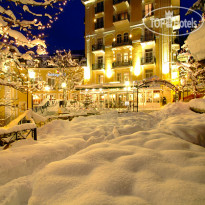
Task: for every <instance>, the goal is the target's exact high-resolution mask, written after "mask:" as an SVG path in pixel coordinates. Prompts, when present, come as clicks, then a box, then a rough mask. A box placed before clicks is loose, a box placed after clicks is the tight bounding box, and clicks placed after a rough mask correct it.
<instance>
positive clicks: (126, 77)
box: [124, 73, 129, 82]
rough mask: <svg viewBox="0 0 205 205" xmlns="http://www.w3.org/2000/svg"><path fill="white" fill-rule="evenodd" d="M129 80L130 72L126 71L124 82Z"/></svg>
mask: <svg viewBox="0 0 205 205" xmlns="http://www.w3.org/2000/svg"><path fill="white" fill-rule="evenodd" d="M127 81H129V73H124V82H127Z"/></svg>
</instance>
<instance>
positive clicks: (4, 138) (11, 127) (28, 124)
mask: <svg viewBox="0 0 205 205" xmlns="http://www.w3.org/2000/svg"><path fill="white" fill-rule="evenodd" d="M46 120H47V119H46V118H44V117H42V116H40V115H38V114H36V113H34V112H33V111H32V110H27V111H25V112H24V113H23V114H22V115H20V116H19V117H17V118H16V119H15V120H13V121H11V122H10V123H9V124H8V125H7V126H5V127H0V145H4V144H10V143H12V142H14V141H15V140H19V139H26V138H27V137H28V136H29V135H31V137H32V138H33V139H34V140H37V125H36V123H40V122H45V121H46Z"/></svg>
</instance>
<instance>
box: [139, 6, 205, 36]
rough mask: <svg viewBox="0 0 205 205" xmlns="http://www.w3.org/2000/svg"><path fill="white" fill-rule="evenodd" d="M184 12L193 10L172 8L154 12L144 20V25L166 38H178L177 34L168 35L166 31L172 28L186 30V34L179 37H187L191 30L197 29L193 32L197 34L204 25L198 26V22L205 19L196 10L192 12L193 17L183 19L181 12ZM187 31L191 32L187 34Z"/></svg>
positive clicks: (148, 14)
mask: <svg viewBox="0 0 205 205" xmlns="http://www.w3.org/2000/svg"><path fill="white" fill-rule="evenodd" d="M182 10H186V11H185V12H183V13H187V11H189V10H191V9H189V8H185V7H178V6H172V7H162V8H158V9H155V10H152V11H151V12H149V13H147V14H146V15H145V17H144V18H143V24H144V26H145V27H146V28H147V29H148V30H150V31H152V32H153V33H156V34H159V35H165V36H176V33H174V32H173V33H171V34H170V33H169V32H167V33H166V32H165V30H164V29H168V30H169V29H170V28H172V29H173V30H179V29H183V30H185V31H184V33H181V34H178V36H183V35H187V34H188V33H191V31H190V30H191V29H192V30H193V29H194V28H197V29H194V31H192V32H195V31H197V30H198V29H200V28H201V26H202V25H203V23H202V24H201V25H200V26H199V27H197V26H198V20H201V19H203V17H202V15H201V14H200V13H198V12H196V11H194V10H191V11H192V15H190V16H189V15H188V16H184V17H183V16H182V15H180V11H182ZM187 30H188V31H189V32H187Z"/></svg>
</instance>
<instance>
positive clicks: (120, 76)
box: [117, 73, 122, 83]
mask: <svg viewBox="0 0 205 205" xmlns="http://www.w3.org/2000/svg"><path fill="white" fill-rule="evenodd" d="M117 81H118V82H120V83H121V82H122V73H117Z"/></svg>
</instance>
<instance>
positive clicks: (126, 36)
mask: <svg viewBox="0 0 205 205" xmlns="http://www.w3.org/2000/svg"><path fill="white" fill-rule="evenodd" d="M128 41H129V34H128V33H125V34H124V42H128Z"/></svg>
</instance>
